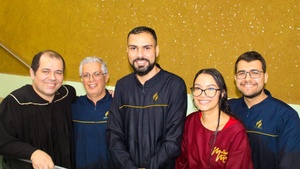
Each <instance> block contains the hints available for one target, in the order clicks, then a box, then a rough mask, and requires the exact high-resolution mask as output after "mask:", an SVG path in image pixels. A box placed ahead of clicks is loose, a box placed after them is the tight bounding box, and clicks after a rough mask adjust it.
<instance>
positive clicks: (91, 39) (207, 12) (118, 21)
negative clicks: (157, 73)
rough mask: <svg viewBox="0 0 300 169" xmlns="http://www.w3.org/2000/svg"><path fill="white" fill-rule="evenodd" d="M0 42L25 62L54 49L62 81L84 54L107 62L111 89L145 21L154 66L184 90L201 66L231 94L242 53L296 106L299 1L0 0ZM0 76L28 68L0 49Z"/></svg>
mask: <svg viewBox="0 0 300 169" xmlns="http://www.w3.org/2000/svg"><path fill="white" fill-rule="evenodd" d="M0 3H1V5H0V43H2V44H4V45H5V46H7V47H8V48H9V49H11V50H12V51H13V52H14V53H15V54H17V55H18V56H20V57H21V58H22V59H23V60H24V61H25V62H26V63H28V64H30V62H31V58H32V57H33V55H34V54H36V53H37V52H39V51H41V50H45V49H54V50H56V51H58V52H59V53H60V54H62V55H63V56H64V58H65V60H66V63H67V71H66V79H65V80H69V81H79V78H78V77H79V75H78V65H79V62H80V61H81V59H83V58H84V57H86V56H94V55H95V56H99V57H102V58H103V59H104V60H106V61H107V63H108V67H109V72H110V81H109V83H108V85H111V86H114V85H115V83H116V81H117V80H118V79H119V78H121V77H122V76H124V75H126V74H128V73H129V72H131V69H130V66H129V64H128V61H127V55H126V36H127V33H128V32H129V31H130V30H131V29H132V28H134V27H136V26H140V25H146V26H150V27H152V28H154V29H155V30H156V32H157V35H158V44H159V46H160V55H159V59H158V62H159V63H160V65H161V66H162V68H164V69H166V70H168V71H171V72H174V73H176V74H178V75H179V76H181V77H183V78H184V80H185V82H186V84H187V86H188V87H190V86H191V84H192V80H193V78H194V74H195V73H196V72H197V71H198V70H200V69H201V68H207V67H214V68H217V69H218V70H220V71H221V73H222V74H223V76H224V77H225V79H226V82H227V85H228V88H229V96H230V97H237V96H238V93H237V91H236V90H235V86H234V79H233V75H234V72H233V69H234V62H235V60H236V58H237V57H238V56H239V55H240V54H242V53H244V52H246V51H249V50H256V51H258V52H259V53H261V54H262V55H263V56H264V57H265V59H266V61H267V71H268V73H269V81H268V83H267V85H266V88H268V89H269V90H270V91H271V93H272V94H273V96H275V97H278V98H280V99H282V100H284V101H286V102H288V103H295V104H300V92H299V88H300V75H299V70H300V68H299V66H300V56H299V54H300V37H299V35H300V24H299V23H300V22H299V15H300V8H299V5H300V4H299V0H286V1H258V0H254V1H249V0H232V1H230V0H227V1H223V0H215V1H204V0H189V1H187V0H160V1H155V0H126V1H125V0H124V1H123V0H119V1H118V0H87V1H82V0H74V1H69V0H61V1H57V0H26V1H17V0H12V1H5V0H0ZM0 57H1V62H0V73H8V74H17V75H28V74H29V73H28V68H27V67H25V66H23V65H22V64H21V63H20V62H19V61H17V60H16V59H14V58H13V57H12V56H11V55H10V54H9V53H7V52H5V51H4V50H3V49H0Z"/></svg>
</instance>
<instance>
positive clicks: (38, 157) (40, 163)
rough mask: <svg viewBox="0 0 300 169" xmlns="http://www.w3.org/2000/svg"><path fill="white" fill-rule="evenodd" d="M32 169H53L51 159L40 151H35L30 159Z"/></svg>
mask: <svg viewBox="0 0 300 169" xmlns="http://www.w3.org/2000/svg"><path fill="white" fill-rule="evenodd" d="M30 159H31V161H32V166H33V168H34V169H54V163H53V161H52V158H51V157H50V156H49V155H48V154H47V153H45V152H44V151H42V150H36V151H35V152H33V153H32V155H31V157H30Z"/></svg>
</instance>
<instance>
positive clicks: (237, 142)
mask: <svg viewBox="0 0 300 169" xmlns="http://www.w3.org/2000/svg"><path fill="white" fill-rule="evenodd" d="M236 127H237V126H236ZM240 128H243V127H242V125H241V124H240ZM232 140H233V142H232V143H231V150H230V152H229V154H230V155H229V156H228V160H227V162H226V167H225V168H228V169H241V168H244V169H253V163H252V159H251V149H250V145H249V140H248V136H247V133H246V131H245V129H243V130H240V131H239V132H238V133H237V134H236V135H235V136H234V138H232Z"/></svg>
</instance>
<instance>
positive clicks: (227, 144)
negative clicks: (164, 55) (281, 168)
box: [176, 68, 253, 169]
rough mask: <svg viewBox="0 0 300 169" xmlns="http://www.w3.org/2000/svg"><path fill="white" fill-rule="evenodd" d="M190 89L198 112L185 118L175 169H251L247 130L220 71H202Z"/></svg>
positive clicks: (211, 69)
mask: <svg viewBox="0 0 300 169" xmlns="http://www.w3.org/2000/svg"><path fill="white" fill-rule="evenodd" d="M191 92H192V95H193V101H194V105H195V106H196V107H197V109H198V111H196V112H194V113H192V114H190V115H188V117H187V118H186V122H185V128H184V134H183V139H182V145H181V150H182V153H181V155H180V156H179V157H178V159H177V161H176V169H192V168H201V169H206V168H213V169H241V168H243V169H252V168H253V165H252V161H251V155H250V147H249V143H248V138H247V135H246V131H245V129H244V127H243V125H242V124H241V122H240V121H238V120H237V119H236V118H235V117H234V116H233V115H232V113H231V111H230V108H229V106H228V103H227V87H226V84H225V81H224V78H223V76H222V75H221V74H220V72H219V71H218V70H216V69H213V68H210V69H202V70H200V71H199V72H198V73H197V74H196V76H195V78H194V82H193V87H191Z"/></svg>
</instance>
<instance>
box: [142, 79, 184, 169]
mask: <svg viewBox="0 0 300 169" xmlns="http://www.w3.org/2000/svg"><path fill="white" fill-rule="evenodd" d="M172 86H173V87H172V89H173V90H172V91H171V95H172V96H170V108H169V109H168V118H169V119H168V120H167V121H168V124H167V129H166V131H167V133H166V136H165V140H163V141H162V143H163V144H161V147H159V148H157V152H156V153H155V155H154V156H153V157H152V158H151V160H150V165H149V166H148V167H147V168H149V169H152V168H157V169H158V168H163V166H164V165H165V164H166V163H170V162H171V163H174V164H175V161H176V158H177V157H178V156H179V155H180V152H181V142H182V133H183V128H184V122H185V118H186V110H187V91H186V85H185V83H184V81H183V80H182V79H180V81H174V82H173V83H172Z"/></svg>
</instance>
